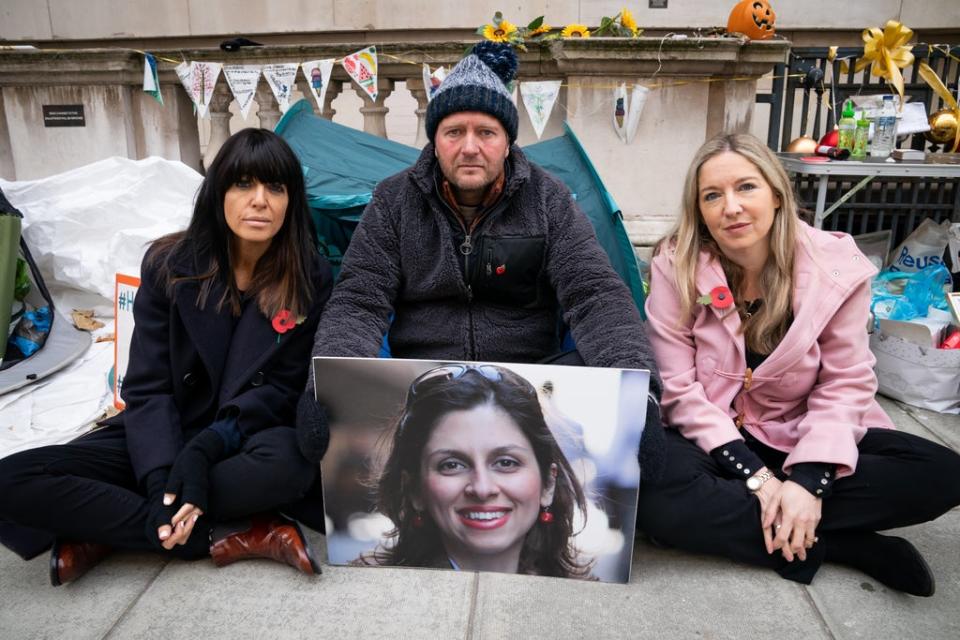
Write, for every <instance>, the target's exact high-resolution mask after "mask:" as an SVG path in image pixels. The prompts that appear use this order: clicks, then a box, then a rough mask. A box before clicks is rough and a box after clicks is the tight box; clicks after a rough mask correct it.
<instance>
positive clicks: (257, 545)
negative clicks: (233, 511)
mask: <svg viewBox="0 0 960 640" xmlns="http://www.w3.org/2000/svg"><path fill="white" fill-rule="evenodd" d="M210 557H211V558H213V563H214V564H215V565H217V566H218V567H223V566H226V565H228V564H231V563H233V562H236V561H237V560H246V559H248V558H269V559H271V560H276V561H277V562H282V563H284V564H288V565H290V566H291V567H293V568H294V569H299V570H300V571H302V572H303V573H305V574H307V575H309V576H312V575H315V574H318V573H320V565H318V564H317V562H316V561H315V560H314V559H313V554H312V552H311V551H310V545H309V544H308V543H307V539H306V538H305V537H304V535H303V532H302V531H301V530H300V527H299V525H297V523H296V522H294V521H292V520H288V519H287V518H284V517H283V516H281V515H279V514H259V515H256V516H253V517H251V518H250V520H249V521H248V522H245V523H243V526H241V527H240V528H239V529H237V528H234V529H233V530H226V531H224V529H223V528H221V527H217V528H215V529H214V532H213V541H212V542H211V544H210Z"/></svg>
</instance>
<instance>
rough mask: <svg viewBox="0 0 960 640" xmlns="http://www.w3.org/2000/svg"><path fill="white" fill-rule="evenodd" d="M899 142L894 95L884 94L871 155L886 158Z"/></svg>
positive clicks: (871, 146)
mask: <svg viewBox="0 0 960 640" xmlns="http://www.w3.org/2000/svg"><path fill="white" fill-rule="evenodd" d="M896 144H897V108H896V107H894V106H893V96H883V109H882V110H881V111H880V115H879V116H877V129H876V131H874V133H873V144H871V145H870V155H871V156H873V157H874V158H886V157H887V156H889V155H890V153H891V152H892V151H893V149H894V147H896Z"/></svg>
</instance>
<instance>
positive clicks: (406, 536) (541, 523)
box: [356, 365, 590, 578]
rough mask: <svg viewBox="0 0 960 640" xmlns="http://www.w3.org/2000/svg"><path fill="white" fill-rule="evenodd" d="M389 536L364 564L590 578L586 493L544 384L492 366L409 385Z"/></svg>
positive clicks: (384, 485) (380, 493) (432, 373)
mask: <svg viewBox="0 0 960 640" xmlns="http://www.w3.org/2000/svg"><path fill="white" fill-rule="evenodd" d="M377 500H378V507H379V510H380V512H381V513H383V514H385V515H386V516H387V517H389V518H390V520H392V521H393V523H394V527H395V528H394V529H393V530H392V531H391V532H390V533H389V534H388V536H389V538H390V541H389V542H388V543H387V544H386V545H385V546H383V547H381V548H378V549H377V550H375V551H372V552H369V553H365V554H363V555H362V556H361V557H360V558H358V560H357V561H356V563H357V564H364V565H380V566H426V567H438V568H453V569H458V570H468V571H498V572H503V573H526V574H534V575H544V576H557V577H578V578H585V577H589V568H590V563H587V562H583V561H582V560H581V559H580V558H578V554H577V551H576V549H575V548H574V547H573V545H572V543H571V536H572V535H573V533H574V531H573V520H574V514H575V512H576V511H577V509H579V511H580V513H586V501H585V498H584V494H583V490H582V489H581V487H580V484H579V482H578V481H577V479H576V477H575V476H574V474H573V471H572V469H571V468H570V463H569V462H568V461H567V459H566V458H565V457H564V455H563V453H562V452H561V450H560V447H559V446H558V445H557V442H556V440H555V439H554V437H553V435H552V434H551V432H550V430H549V428H548V427H547V424H546V422H545V421H544V418H543V412H542V410H541V408H540V402H539V400H538V398H537V394H536V391H535V390H534V388H533V386H532V385H531V384H530V383H529V382H527V381H526V380H525V379H523V378H521V377H520V376H518V375H517V374H515V373H513V372H511V371H509V370H507V369H504V368H501V367H496V366H492V365H447V366H442V367H437V368H435V369H431V370H429V371H427V372H426V373H424V374H423V375H421V376H420V377H418V378H417V379H416V380H414V381H413V383H412V384H411V385H410V389H409V391H408V392H407V401H406V405H405V407H404V410H403V413H402V415H401V416H400V419H399V420H398V422H397V425H396V428H395V430H394V433H393V439H392V446H391V449H390V452H389V455H388V457H387V461H386V464H385V466H384V468H383V471H382V473H381V474H380V476H379V478H378V481H377Z"/></svg>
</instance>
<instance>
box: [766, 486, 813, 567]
mask: <svg viewBox="0 0 960 640" xmlns="http://www.w3.org/2000/svg"><path fill="white" fill-rule="evenodd" d="M761 471H762V470H761ZM755 495H756V496H757V499H758V500H760V526H761V529H762V530H763V542H764V545H765V546H766V548H767V553H773V552H774V551H776V550H777V549H779V550H780V553H782V554H783V557H784V558H785V559H786V560H787V562H793V560H794V558H799V559H800V560H806V559H807V549H809V548H811V547H813V545H814V544H816V542H817V535H816V531H817V525H818V524H819V523H820V516H821V507H822V502H823V501H822V500H821V499H820V498H817V497H815V496H814V495H813V494H811V493H810V492H809V491H807V490H806V489H804V488H803V487H801V486H800V485H799V484H797V483H796V482H791V481H790V480H787V481H786V482H781V481H780V480H778V479H777V478H771V479H769V480H767V481H766V482H764V483H763V485H762V486H761V487H760V488H759V489H758V490H757V492H756V494H755Z"/></svg>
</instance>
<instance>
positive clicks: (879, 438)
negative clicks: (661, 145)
mask: <svg viewBox="0 0 960 640" xmlns="http://www.w3.org/2000/svg"><path fill="white" fill-rule="evenodd" d="M874 274H875V269H874V268H873V267H872V266H871V264H870V262H869V261H868V260H867V259H866V258H865V257H864V256H863V255H862V254H861V253H860V251H859V250H857V247H856V245H855V244H854V242H853V240H852V239H851V238H850V237H849V236H846V235H844V234H838V233H828V232H825V231H820V230H817V229H813V228H812V227H810V226H808V225H806V224H805V223H803V222H802V221H800V219H799V217H798V215H797V205H796V202H795V200H794V197H793V193H792V188H791V183H790V181H789V179H788V177H787V175H786V173H785V172H784V170H783V167H782V166H781V165H780V163H779V161H778V160H777V158H776V156H774V155H773V154H772V153H771V152H770V150H769V149H767V147H766V146H765V145H764V144H763V143H762V142H760V141H759V140H757V139H756V138H754V137H752V136H746V135H728V136H721V137H717V138H714V139H712V140H709V141H708V142H707V143H706V144H704V145H703V147H701V148H700V150H699V151H698V152H697V154H696V156H695V158H694V161H693V164H692V165H691V167H690V170H689V171H688V174H687V178H686V183H685V185H684V193H683V211H682V214H681V217H680V220H679V222H678V224H677V226H676V228H675V229H674V231H673V232H672V233H671V234H670V235H669V236H668V237H667V238H666V239H665V240H664V241H662V242H661V244H660V246H659V247H658V251H657V255H656V256H655V257H654V260H653V264H652V274H651V291H650V297H649V299H648V300H647V307H646V309H647V315H648V317H649V333H650V340H651V342H652V343H653V347H654V352H655V354H656V357H657V361H658V364H659V366H660V371H661V374H662V376H663V385H664V392H663V403H662V407H663V414H664V422H665V423H666V424H667V425H668V426H669V427H672V428H668V429H667V453H668V461H669V463H668V464H667V471H666V476H665V478H664V479H663V481H662V482H661V483H659V485H657V486H650V485H643V486H642V487H641V494H640V505H639V512H638V513H639V516H638V520H639V524H640V527H641V528H642V529H644V530H645V531H646V532H647V533H648V534H649V535H650V536H651V537H652V538H653V539H654V540H656V541H659V542H662V543H664V544H668V545H672V546H676V547H679V548H682V549H686V550H690V551H695V552H701V553H714V554H719V555H724V556H726V557H729V558H732V559H734V560H738V561H742V562H747V563H751V564H756V565H762V566H768V567H771V568H773V569H775V570H776V571H777V572H778V573H779V574H780V575H781V576H783V577H784V578H787V579H790V580H795V581H797V582H801V583H804V584H809V583H810V581H811V580H812V579H813V577H814V575H815V574H816V572H817V570H818V569H819V567H820V565H821V564H822V563H823V562H824V561H831V562H837V563H841V564H846V565H849V566H853V567H855V568H858V569H860V570H862V571H864V572H865V573H867V574H869V575H870V576H872V577H873V578H874V579H876V580H878V581H879V582H881V583H883V584H885V585H887V586H889V587H892V588H894V589H897V590H900V591H904V592H906V593H910V594H913V595H917V596H930V595H932V594H933V592H934V578H933V574H932V572H931V570H930V568H929V566H928V565H927V563H926V561H925V560H924V558H923V557H922V556H921V554H920V552H919V551H917V549H916V548H914V547H913V545H911V544H910V543H909V542H907V541H906V540H904V539H903V538H899V537H894V536H886V535H880V534H878V533H876V532H877V531H878V530H884V529H890V528H894V527H903V526H907V525H912V524H917V523H920V522H925V521H928V520H931V519H933V518H936V517H937V516H939V515H941V514H942V513H944V512H945V511H947V510H949V509H950V508H952V507H953V506H955V505H957V504H958V503H960V456H958V455H957V454H956V453H954V452H953V451H951V450H949V449H946V448H944V447H941V446H939V445H936V444H934V443H932V442H928V441H926V440H924V439H922V438H918V437H915V436H912V435H909V434H905V433H899V432H897V431H895V430H894V429H893V423H892V422H891V421H890V418H889V417H887V415H886V414H885V413H884V412H883V410H882V409H881V408H880V406H879V405H878V404H877V402H876V400H875V399H874V394H875V393H876V390H877V382H876V377H875V375H874V373H873V369H872V366H873V362H874V359H873V356H872V355H871V353H870V350H869V348H868V340H867V332H866V326H867V318H868V307H869V302H870V280H871V278H872V277H873V276H874Z"/></svg>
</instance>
